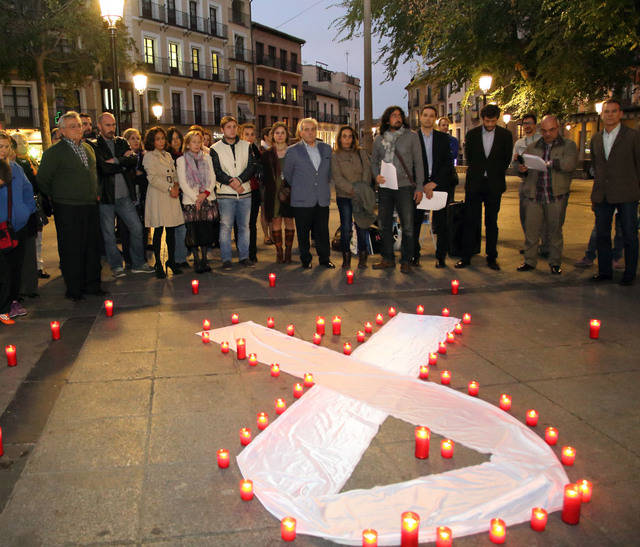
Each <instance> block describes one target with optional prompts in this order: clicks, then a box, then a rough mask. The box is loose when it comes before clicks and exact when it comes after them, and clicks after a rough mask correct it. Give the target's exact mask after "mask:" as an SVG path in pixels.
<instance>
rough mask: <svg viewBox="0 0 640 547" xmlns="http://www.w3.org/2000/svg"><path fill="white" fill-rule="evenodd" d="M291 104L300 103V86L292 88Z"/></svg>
mask: <svg viewBox="0 0 640 547" xmlns="http://www.w3.org/2000/svg"><path fill="white" fill-rule="evenodd" d="M291 102H292V103H294V104H296V103H297V102H298V86H297V85H292V86H291Z"/></svg>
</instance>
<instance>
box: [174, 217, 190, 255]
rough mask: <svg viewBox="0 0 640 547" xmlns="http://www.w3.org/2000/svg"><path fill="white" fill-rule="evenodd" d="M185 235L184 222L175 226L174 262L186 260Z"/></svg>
mask: <svg viewBox="0 0 640 547" xmlns="http://www.w3.org/2000/svg"><path fill="white" fill-rule="evenodd" d="M186 237H187V227H186V226H185V225H184V224H180V226H176V264H182V263H183V262H186V261H187V254H188V251H187V244H186V243H185V242H184V241H185V238H186Z"/></svg>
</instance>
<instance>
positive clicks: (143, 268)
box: [131, 262, 155, 274]
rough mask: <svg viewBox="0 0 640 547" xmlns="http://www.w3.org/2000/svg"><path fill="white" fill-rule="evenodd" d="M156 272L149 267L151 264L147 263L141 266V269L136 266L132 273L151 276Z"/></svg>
mask: <svg viewBox="0 0 640 547" xmlns="http://www.w3.org/2000/svg"><path fill="white" fill-rule="evenodd" d="M154 271H155V270H154V269H153V268H152V267H151V266H149V264H147V263H146V262H145V263H144V264H143V265H142V266H139V267H135V266H134V267H133V268H131V273H134V274H138V273H146V274H150V273H153V272H154Z"/></svg>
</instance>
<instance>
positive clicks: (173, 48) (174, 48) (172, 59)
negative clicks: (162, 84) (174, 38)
mask: <svg viewBox="0 0 640 547" xmlns="http://www.w3.org/2000/svg"><path fill="white" fill-rule="evenodd" d="M179 51H180V45H179V44H177V43H175V42H169V69H170V70H171V73H172V74H179V73H180V68H179V67H180V55H179Z"/></svg>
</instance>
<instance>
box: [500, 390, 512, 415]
mask: <svg viewBox="0 0 640 547" xmlns="http://www.w3.org/2000/svg"><path fill="white" fill-rule="evenodd" d="M500 408H501V409H502V410H505V411H508V410H511V396H510V395H507V394H506V393H503V394H502V395H500Z"/></svg>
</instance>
